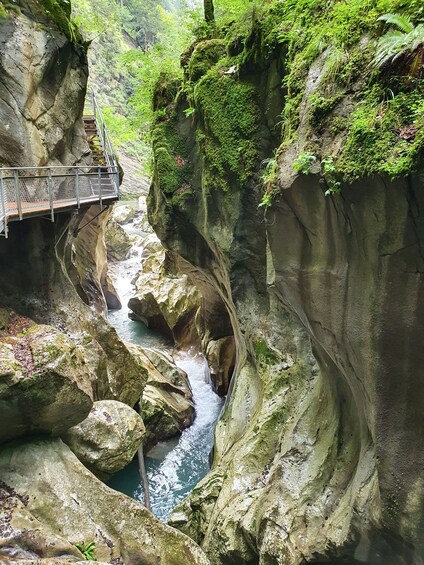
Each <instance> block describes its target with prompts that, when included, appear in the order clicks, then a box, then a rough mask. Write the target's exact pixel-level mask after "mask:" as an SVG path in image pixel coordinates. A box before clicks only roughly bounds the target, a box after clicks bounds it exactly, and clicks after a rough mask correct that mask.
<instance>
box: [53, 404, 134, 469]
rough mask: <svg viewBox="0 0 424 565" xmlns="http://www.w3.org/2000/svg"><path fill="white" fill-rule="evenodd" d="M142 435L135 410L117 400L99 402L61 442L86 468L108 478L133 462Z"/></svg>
mask: <svg viewBox="0 0 424 565" xmlns="http://www.w3.org/2000/svg"><path fill="white" fill-rule="evenodd" d="M144 435H145V429H144V424H143V420H142V419H141V418H140V416H139V415H138V414H137V412H136V411H135V410H133V409H132V408H130V407H129V406H127V405H126V404H123V403H122V402H117V401H116V400H100V401H98V402H95V403H94V405H93V408H92V409H91V411H90V414H89V415H88V416H87V418H86V419H85V420H83V421H82V422H80V423H79V424H77V425H76V426H73V427H72V428H70V429H69V430H68V431H67V432H66V433H65V434H64V435H63V436H62V439H63V440H64V441H65V443H67V444H68V445H69V447H70V448H71V449H72V451H73V452H74V453H75V455H76V456H77V457H78V459H79V460H80V461H81V462H82V463H84V465H85V466H86V467H87V468H88V469H90V470H91V471H92V472H93V473H94V474H95V475H97V476H98V477H99V478H101V479H107V478H108V477H110V476H111V475H112V474H113V473H116V472H117V471H120V470H121V469H123V468H124V467H125V466H126V465H128V463H130V462H131V461H132V459H133V457H134V455H135V454H136V453H137V449H138V448H139V446H140V444H141V443H142V441H143V437H144Z"/></svg>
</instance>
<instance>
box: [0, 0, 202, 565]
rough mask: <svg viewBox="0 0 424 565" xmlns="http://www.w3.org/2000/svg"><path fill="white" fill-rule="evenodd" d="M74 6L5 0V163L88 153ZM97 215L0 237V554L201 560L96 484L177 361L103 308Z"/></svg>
mask: <svg viewBox="0 0 424 565" xmlns="http://www.w3.org/2000/svg"><path fill="white" fill-rule="evenodd" d="M69 9H70V6H69V3H68V2H56V1H54V0H52V1H50V0H48V1H47V0H46V1H44V0H43V1H42V0H40V1H38V0H34V1H25V0H22V1H16V2H13V3H10V4H9V3H2V4H1V5H0V64H1V73H0V115H1V120H0V122H1V123H0V164H1V165H3V166H25V165H34V166H37V165H57V164H66V165H74V164H76V163H79V162H82V160H83V159H84V163H85V164H89V163H90V155H89V148H88V145H87V143H86V141H85V138H84V136H83V125H82V110H83V103H84V96H85V90H86V80H87V64H86V47H87V46H86V45H84V43H83V42H82V39H81V37H80V35H79V34H78V31H77V30H76V29H75V28H74V26H73V24H72V22H71V21H70V19H69V13H70V12H69ZM98 212H99V210H98V209H96V208H95V207H94V208H91V209H88V210H87V209H81V210H80V211H79V212H78V213H75V214H71V213H62V214H58V215H57V216H56V218H55V222H54V223H52V222H50V219H48V220H46V219H45V218H33V219H26V220H24V221H22V222H15V223H11V224H10V232H9V238H8V239H4V238H1V241H0V266H1V269H0V270H1V274H0V414H1V426H0V428H1V432H0V562H1V563H2V564H3V563H5V564H9V563H10V564H13V565H14V564H17V563H22V564H23V563H28V564H29V563H49V564H57V565H60V564H65V563H78V562H82V561H83V560H84V555H83V553H82V551H80V549H81V548H84V547H86V546H87V545H89V544H94V559H96V560H97V562H99V563H102V562H103V563H115V564H118V563H122V564H123V563H125V564H131V563H133V564H135V563H146V564H147V563H152V564H153V563H162V564H174V565H179V564H181V563H193V564H194V563H196V564H198V563H204V564H206V563H208V560H207V559H206V557H205V556H204V554H203V552H202V551H201V550H200V548H199V547H198V546H197V545H196V544H195V542H193V541H192V540H190V539H189V538H187V537H186V536H185V535H183V534H182V533H180V532H177V531H176V530H173V529H172V528H170V527H168V526H166V525H164V524H162V523H160V522H159V521H158V520H156V519H155V518H154V517H153V516H152V514H151V513H150V512H149V511H147V510H146V509H145V508H144V507H143V506H141V505H140V504H139V503H137V502H135V501H133V500H131V499H130V498H128V497H126V496H124V495H122V494H120V493H117V492H115V491H113V490H111V489H109V488H108V487H107V486H106V485H105V484H104V482H102V480H105V479H106V478H107V477H109V476H110V475H111V474H112V473H114V472H116V471H117V470H119V469H121V468H122V467H123V466H124V465H125V464H127V463H128V462H129V461H130V460H131V459H132V458H133V457H134V455H135V454H136V452H137V449H138V448H139V446H140V444H141V443H142V441H143V440H144V438H145V436H146V429H145V426H144V424H143V420H142V417H141V416H140V414H139V412H138V411H137V410H136V409H135V408H137V405H138V403H139V401H140V396H141V394H142V392H143V389H144V387H145V385H146V383H147V381H148V379H150V380H152V379H157V380H162V381H163V380H164V379H165V377H164V376H163V375H162V372H163V371H162V369H161V372H160V373H159V371H158V369H157V368H156V366H157V365H159V364H161V366H162V367H163V366H164V365H170V367H171V369H170V370H171V371H172V370H176V368H175V366H172V363H171V362H170V361H166V360H164V359H158V361H157V362H154V361H150V360H149V359H148V358H147V356H146V354H144V353H143V352H141V351H138V350H136V348H130V346H128V345H127V344H125V343H124V342H122V341H121V340H120V339H119V337H118V335H117V333H116V331H115V330H114V329H113V328H112V327H111V326H110V325H109V324H108V323H107V321H106V319H105V318H104V317H103V315H102V314H103V312H104V309H105V305H106V298H108V294H107V292H104V291H105V290H107V289H108V290H109V291H110V286H108V281H107V280H106V263H105V262H106V252H105V248H104V222H105V219H106V216H105V215H103V216H100V217H99V218H101V219H97V220H95V221H94V222H92V223H90V225H89V226H87V227H84V226H85V225H86V224H87V223H88V222H89V221H90V220H93V218H94V216H95V215H96V214H97V213H98ZM105 296H106V298H105ZM179 378H180V380H181V381H182V382H185V380H184V379H185V375H183V376H181V375H180V376H179ZM181 391H182V392H181V394H183V393H184V392H185V391H183V390H182V388H181ZM187 396H189V391H187ZM190 407H191V406H190ZM98 477H99V478H101V479H102V480H99V478H98ZM78 545H79V548H78V547H77V546H78Z"/></svg>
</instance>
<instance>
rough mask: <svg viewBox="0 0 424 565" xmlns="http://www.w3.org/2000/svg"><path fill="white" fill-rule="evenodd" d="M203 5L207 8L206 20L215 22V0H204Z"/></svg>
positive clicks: (210, 22) (209, 22)
mask: <svg viewBox="0 0 424 565" xmlns="http://www.w3.org/2000/svg"><path fill="white" fill-rule="evenodd" d="M203 7H204V10H205V20H206V23H208V24H212V23H215V15H214V7H213V0H203Z"/></svg>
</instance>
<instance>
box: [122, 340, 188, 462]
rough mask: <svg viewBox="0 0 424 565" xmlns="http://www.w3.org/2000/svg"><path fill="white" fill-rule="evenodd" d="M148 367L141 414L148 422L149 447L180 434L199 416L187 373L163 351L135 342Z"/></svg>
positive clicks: (146, 422)
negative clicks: (143, 346)
mask: <svg viewBox="0 0 424 565" xmlns="http://www.w3.org/2000/svg"><path fill="white" fill-rule="evenodd" d="M132 351H133V353H134V354H135V355H137V356H139V359H140V362H142V363H143V365H144V366H145V367H146V369H147V371H148V375H149V376H148V380H147V384H146V386H145V387H144V390H143V394H142V396H141V398H140V414H141V416H142V418H143V422H144V424H145V426H146V436H145V439H144V446H145V450H146V451H148V450H149V449H150V448H151V447H153V446H154V445H155V444H156V443H157V442H159V441H163V440H166V439H170V438H172V437H175V436H177V435H179V434H180V433H181V432H182V431H183V430H184V429H185V428H187V427H188V426H190V424H191V423H192V422H193V419H194V416H195V408H194V404H193V401H192V392H191V388H190V382H189V380H188V377H187V374H186V373H185V372H184V371H182V370H181V369H178V367H177V366H176V365H175V363H174V362H173V360H172V359H171V358H170V356H169V355H166V354H164V353H163V352H160V351H157V350H154V349H148V348H142V347H137V346H132Z"/></svg>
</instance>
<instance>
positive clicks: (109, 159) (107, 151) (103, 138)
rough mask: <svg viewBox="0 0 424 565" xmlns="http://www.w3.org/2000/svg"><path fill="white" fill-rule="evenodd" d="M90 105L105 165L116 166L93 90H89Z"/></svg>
mask: <svg viewBox="0 0 424 565" xmlns="http://www.w3.org/2000/svg"><path fill="white" fill-rule="evenodd" d="M91 103H92V106H93V114H94V119H95V120H96V125H97V132H98V135H99V139H100V144H101V146H102V150H103V154H104V156H105V158H106V163H107V165H108V166H110V167H115V166H118V162H117V160H116V157H115V152H114V150H113V147H112V143H111V141H110V138H109V135H108V132H107V129H106V124H105V120H104V118H103V114H102V111H101V109H100V106H99V104H98V102H97V97H96V93H95V91H94V90H93V89H91Z"/></svg>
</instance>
